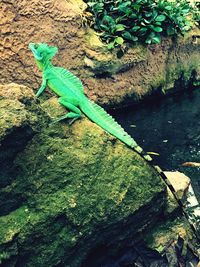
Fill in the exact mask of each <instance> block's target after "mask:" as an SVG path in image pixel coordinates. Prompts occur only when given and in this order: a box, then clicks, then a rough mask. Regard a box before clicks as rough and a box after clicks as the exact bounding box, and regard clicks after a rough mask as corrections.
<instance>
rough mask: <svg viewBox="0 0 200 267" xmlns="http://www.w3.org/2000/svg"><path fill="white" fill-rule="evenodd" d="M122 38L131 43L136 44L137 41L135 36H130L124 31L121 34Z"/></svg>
mask: <svg viewBox="0 0 200 267" xmlns="http://www.w3.org/2000/svg"><path fill="white" fill-rule="evenodd" d="M122 36H123V37H124V38H125V39H127V40H129V41H133V42H136V41H137V40H138V37H136V36H133V35H132V34H130V32H128V31H126V32H124V33H123V34H122Z"/></svg>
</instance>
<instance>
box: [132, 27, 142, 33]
mask: <svg viewBox="0 0 200 267" xmlns="http://www.w3.org/2000/svg"><path fill="white" fill-rule="evenodd" d="M139 29H140V26H134V27H133V28H132V29H131V30H132V31H133V32H136V31H137V30H139Z"/></svg>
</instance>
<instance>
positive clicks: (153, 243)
mask: <svg viewBox="0 0 200 267" xmlns="http://www.w3.org/2000/svg"><path fill="white" fill-rule="evenodd" d="M179 236H180V237H182V238H183V239H184V240H187V241H188V240H190V241H192V240H193V239H194V234H193V232H192V230H191V227H190V225H189V223H188V221H187V220H186V219H185V218H183V217H178V218H175V219H171V220H168V221H165V222H163V223H160V224H159V225H156V227H154V228H153V229H152V231H151V232H149V233H148V234H147V235H146V236H145V241H146V242H147V244H148V246H150V247H151V248H153V249H156V250H158V251H160V252H161V251H162V250H163V248H164V247H165V245H166V244H167V243H168V242H169V241H170V240H177V239H178V237H179ZM192 243H194V242H192ZM194 244H195V243H194Z"/></svg>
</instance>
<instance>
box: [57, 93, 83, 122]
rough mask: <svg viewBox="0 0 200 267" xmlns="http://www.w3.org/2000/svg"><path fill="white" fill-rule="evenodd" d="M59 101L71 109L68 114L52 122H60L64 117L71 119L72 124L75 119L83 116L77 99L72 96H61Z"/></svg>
mask: <svg viewBox="0 0 200 267" xmlns="http://www.w3.org/2000/svg"><path fill="white" fill-rule="evenodd" d="M58 102H59V103H60V104H61V105H63V106H64V107H66V108H67V109H69V110H70V112H68V113H67V114H65V115H63V116H61V117H59V118H57V119H55V120H54V121H53V122H52V123H56V122H59V121H61V120H64V119H71V121H70V124H72V123H73V122H74V121H75V120H77V119H79V118H81V111H80V109H79V108H77V107H76V105H78V103H77V101H76V100H74V99H71V98H66V97H60V98H59V99H58Z"/></svg>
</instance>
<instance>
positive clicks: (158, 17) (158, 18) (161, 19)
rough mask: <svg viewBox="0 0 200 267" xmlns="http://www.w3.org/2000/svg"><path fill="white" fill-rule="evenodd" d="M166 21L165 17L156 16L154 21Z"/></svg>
mask: <svg viewBox="0 0 200 267" xmlns="http://www.w3.org/2000/svg"><path fill="white" fill-rule="evenodd" d="M165 19H166V16H165V15H158V16H157V17H156V18H155V20H156V21H164V20H165Z"/></svg>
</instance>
